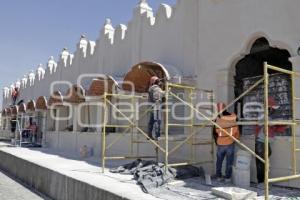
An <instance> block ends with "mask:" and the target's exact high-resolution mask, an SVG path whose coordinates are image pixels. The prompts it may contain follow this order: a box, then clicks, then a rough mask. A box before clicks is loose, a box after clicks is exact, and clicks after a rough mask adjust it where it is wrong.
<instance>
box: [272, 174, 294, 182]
mask: <svg viewBox="0 0 300 200" xmlns="http://www.w3.org/2000/svg"><path fill="white" fill-rule="evenodd" d="M298 178H300V175H297V174H296V175H291V176H284V177H279V178H270V179H269V183H275V182H283V181H289V180H294V179H298Z"/></svg>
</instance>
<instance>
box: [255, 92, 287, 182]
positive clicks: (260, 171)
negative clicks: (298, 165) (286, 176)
mask: <svg viewBox="0 0 300 200" xmlns="http://www.w3.org/2000/svg"><path fill="white" fill-rule="evenodd" d="M268 105H269V116H268V117H269V120H272V119H273V117H272V115H273V114H274V112H275V111H276V110H277V109H278V108H279V106H278V105H277V103H276V101H275V99H274V98H273V97H269V99H268ZM286 128H287V127H286V126H282V125H276V126H269V127H268V129H269V131H268V132H269V144H268V146H269V157H270V156H271V154H272V149H271V146H270V143H272V141H273V138H274V136H275V134H276V133H277V134H282V133H284V132H285V130H286ZM255 132H256V133H255V153H256V154H257V155H258V156H260V157H261V158H263V159H264V158H265V133H264V126H256V130H255ZM256 172H257V182H258V183H262V182H264V179H265V165H264V163H263V162H261V161H260V160H259V159H258V158H256Z"/></svg>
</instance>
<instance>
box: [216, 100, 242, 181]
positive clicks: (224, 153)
mask: <svg viewBox="0 0 300 200" xmlns="http://www.w3.org/2000/svg"><path fill="white" fill-rule="evenodd" d="M225 107H226V105H225V104H224V103H218V104H217V110H218V113H220V112H222V113H220V114H219V115H218V117H217V120H216V123H217V124H218V125H219V126H220V127H222V129H224V130H225V131H226V132H227V133H226V132H225V131H223V130H221V129H220V128H218V127H215V131H214V137H215V140H216V144H217V163H216V178H217V180H218V181H223V180H224V177H223V176H222V164H223V160H224V158H225V157H226V171H225V182H230V181H231V175H232V166H233V161H234V149H235V144H234V140H233V139H232V137H235V138H237V139H239V137H240V131H239V127H238V126H237V124H236V121H237V116H236V114H235V113H229V112H228V111H227V110H224V109H225ZM228 133H229V135H230V136H229V135H228Z"/></svg>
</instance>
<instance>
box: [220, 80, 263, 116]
mask: <svg viewBox="0 0 300 200" xmlns="http://www.w3.org/2000/svg"><path fill="white" fill-rule="evenodd" d="M263 81H264V78H261V79H259V80H258V81H257V82H256V83H255V84H254V85H252V86H251V87H249V88H248V89H247V90H246V91H244V92H243V93H242V94H241V95H240V96H238V97H237V98H236V99H235V100H233V101H232V102H231V103H229V104H228V105H227V106H225V108H224V109H222V110H221V111H220V112H219V113H217V115H216V116H215V117H214V118H216V117H217V116H218V115H220V114H221V113H223V112H224V111H225V110H227V109H228V108H230V107H231V106H232V105H234V104H235V103H236V102H238V101H239V100H240V99H241V98H243V97H244V96H245V95H246V94H248V93H249V92H251V91H252V90H253V89H254V88H256V87H257V86H258V85H259V84H260V83H262V82H263Z"/></svg>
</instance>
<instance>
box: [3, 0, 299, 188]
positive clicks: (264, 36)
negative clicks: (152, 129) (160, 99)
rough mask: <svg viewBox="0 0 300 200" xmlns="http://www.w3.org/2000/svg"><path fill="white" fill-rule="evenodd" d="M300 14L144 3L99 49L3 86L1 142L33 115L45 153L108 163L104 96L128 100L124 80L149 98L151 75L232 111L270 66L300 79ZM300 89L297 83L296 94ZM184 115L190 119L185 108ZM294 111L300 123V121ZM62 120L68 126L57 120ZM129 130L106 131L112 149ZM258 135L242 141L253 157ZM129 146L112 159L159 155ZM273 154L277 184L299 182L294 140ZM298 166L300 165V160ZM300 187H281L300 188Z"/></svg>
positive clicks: (82, 48)
mask: <svg viewBox="0 0 300 200" xmlns="http://www.w3.org/2000/svg"><path fill="white" fill-rule="evenodd" d="M299 8H300V1H298V0H251V1H249V0H226V1H225V0H177V3H176V4H175V5H174V6H169V5H166V4H162V5H161V6H160V7H159V9H158V10H157V11H153V10H152V8H151V7H150V5H148V3H147V2H146V0H141V1H140V2H139V3H138V4H137V6H136V7H135V8H134V10H133V17H132V19H131V21H130V22H128V24H126V25H124V24H119V25H116V26H114V25H113V22H112V21H111V20H110V19H107V20H106V21H105V23H104V25H103V27H102V28H101V31H100V34H99V38H97V39H96V40H95V41H92V40H89V39H88V37H87V36H84V35H82V36H81V37H80V40H79V41H78V44H77V46H76V47H77V48H76V51H75V52H69V51H68V49H67V48H64V49H63V50H62V52H61V53H60V54H59V57H58V58H57V59H55V58H54V57H53V56H51V57H50V58H49V60H48V61H47V62H46V63H45V64H40V65H38V67H37V69H36V71H31V72H30V73H29V74H26V75H24V77H21V78H19V79H17V78H18V77H16V79H17V80H18V81H17V82H15V83H14V84H12V85H11V86H8V87H5V88H3V105H2V106H3V108H2V122H1V124H2V129H1V131H0V132H1V135H2V136H3V137H11V135H12V134H11V122H10V120H11V119H17V120H19V124H20V127H21V128H24V127H25V124H26V120H27V119H28V117H30V116H31V117H33V118H34V119H35V121H36V122H37V123H38V127H39V130H38V131H39V134H40V141H41V143H42V144H43V145H44V146H45V147H47V148H54V149H56V150H58V151H62V152H73V153H74V154H76V155H79V154H80V150H81V149H82V147H83V146H86V147H88V148H91V149H93V152H94V156H95V157H98V158H99V159H100V157H101V156H102V155H101V148H102V142H101V140H102V137H101V133H102V131H103V128H101V126H99V127H95V126H93V125H95V124H100V123H101V122H102V121H103V112H104V111H103V109H102V107H101V106H99V104H98V102H103V99H102V98H96V97H98V96H101V95H103V94H104V93H103V92H119V93H120V92H123V93H126V92H124V91H127V92H128V90H127V89H128V87H126V84H125V82H128V81H131V82H132V83H133V86H134V88H135V89H134V90H135V91H136V92H137V95H141V96H145V95H146V94H147V88H148V83H149V77H151V76H153V75H157V76H158V77H160V78H163V79H166V80H168V81H169V82H171V83H175V84H183V85H190V86H193V87H195V88H198V89H199V90H200V89H201V90H203V91H204V92H203V93H208V92H207V91H212V93H213V97H214V98H212V96H209V95H207V94H205V95H202V97H199V96H201V95H198V98H199V99H200V100H199V101H211V100H213V101H214V102H224V103H226V104H228V103H230V102H232V101H233V100H234V99H236V98H237V97H238V96H239V95H241V94H242V93H243V92H244V91H245V90H246V89H247V87H249V85H247V84H251V83H253V81H255V80H257V78H259V77H261V76H262V75H263V63H264V62H268V63H269V64H271V65H274V66H277V67H280V68H283V69H288V70H294V71H300V25H299V22H298V19H300V12H299ZM274 76H276V74H274ZM278 76H279V77H280V80H279V79H278V80H277V79H276V78H274V84H275V86H274V88H275V89H274V90H273V93H272V91H271V90H270V91H271V95H275V98H276V100H277V101H278V104H279V105H280V108H281V111H282V112H281V113H279V114H281V117H282V118H284V119H286V118H288V117H289V115H291V112H292V111H293V110H292V105H291V103H290V97H291V95H292V94H291V92H290V90H289V88H290V87H291V86H290V85H289V84H288V83H289V82H290V79H289V78H288V77H285V76H282V75H280V74H279V75H278ZM103 79H107V80H108V81H107V83H108V86H109V87H108V89H107V90H106V89H104V88H103V87H104V86H103ZM275 79H276V80H275ZM281 80H283V81H285V83H287V85H285V83H282V84H281V85H279V86H280V87H279V86H278V87H277V86H276V83H277V82H280V81H281ZM124 81H125V82H124ZM276 81H277V82H276ZM299 84H300V82H296V88H297V87H298V86H300V85H299ZM16 87H17V88H19V95H18V97H17V103H18V102H19V104H18V105H14V106H13V105H12V92H13V90H14V89H15V88H16ZM126 88H127V89H126ZM260 91H261V90H260V89H259V88H258V89H257V90H256V92H257V93H259V92H260ZM76 92H77V93H79V94H81V95H78V94H76ZM177 92H180V91H177ZM126 94H127V93H126ZM199 94H200V92H199ZM251 95H252V96H251ZM276 95H277V96H276ZM295 95H297V94H295ZM254 96H255V95H254ZM298 96H299V97H300V89H299V93H298ZM251 98H253V93H252V94H251V93H249V95H247V96H245V98H243V99H241V100H239V101H238V102H237V103H236V104H235V106H232V107H231V108H230V111H235V112H239V111H240V109H241V107H243V104H244V103H247V102H249V101H251ZM257 98H259V97H257ZM20 101H21V102H20ZM112 102H117V100H115V101H114V100H112ZM127 102H129V101H127ZM238 105H240V107H239V106H238ZM299 106H300V104H299ZM110 109H111V108H110ZM178 109H179V111H178V112H179V113H181V114H184V113H185V112H186V108H184V109H182V108H178ZM297 109H298V108H297ZM299 109H300V107H299ZM242 111H243V109H242V110H241V112H242ZM111 112H112V110H109V114H108V116H109V120H110V121H112V122H111V124H118V125H120V126H121V125H124V122H118V120H114V119H113V117H112V114H111ZM175 112H176V111H175ZM294 112H295V113H296V114H297V115H298V116H296V117H299V118H300V115H299V114H300V113H298V112H297V110H294ZM179 115H180V114H179ZM54 116H56V117H60V118H61V119H62V120H54V119H53V117H54ZM241 116H242V117H243V112H242V114H241ZM244 117H245V116H244ZM83 124H84V125H83ZM163 124H164V123H163ZM146 126H147V118H146V119H143V120H141V122H140V127H142V128H145V130H147V129H146ZM163 126H164V125H163ZM122 130H124V128H122V127H121V128H118V127H117V126H116V128H114V127H111V128H110V129H109V130H106V131H108V132H110V133H109V134H108V135H107V140H108V141H110V142H113V141H114V140H115V139H116V138H117V137H118V134H117V133H120V132H122ZM251 130H253V129H252V128H251V127H250V126H248V127H241V133H242V137H241V140H242V141H243V142H244V143H245V144H247V146H249V147H250V148H251V149H254V143H255V133H254V132H251ZM171 132H174V138H175V136H176V137H180V135H181V136H182V138H185V137H184V136H186V135H188V134H189V128H188V127H183V128H181V129H176V130H175V128H173V129H171V130H170V135H171V136H172V133H171ZM162 133H164V129H163V128H162ZM211 133H212V128H211V127H206V128H204V129H203V130H201V131H200V133H199V135H201V134H202V136H203V138H205V139H209V138H211ZM298 135H300V133H299V132H298ZM171 136H170V137H171ZM141 138H142V136H141ZM144 139H145V138H144ZM140 140H141V139H140ZM145 141H146V140H145ZM130 142H132V138H131V134H128V135H126V136H125V137H124V139H122V140H121V141H118V142H117V143H116V144H117V145H115V146H112V147H111V149H110V150H109V154H110V153H111V154H112V155H113V154H114V153H120V152H122V153H125V152H126V153H128V152H130V151H134V152H135V151H139V152H141V153H146V154H147V153H149V152H153V149H154V148H153V144H151V143H139V144H134V145H133V146H132V145H131V144H130ZM298 145H299V146H300V138H298ZM130 146H131V147H130ZM174 146H176V143H174V144H173V143H172V144H170V148H171V147H174ZM211 146H213V144H212V145H206V146H205V145H194V147H193V149H189V148H190V147H189V145H188V144H186V145H185V146H183V147H182V148H180V149H178V153H176V154H172V155H170V162H177V161H178V162H181V161H183V160H184V159H185V158H186V157H187V155H189V154H190V153H191V154H192V157H193V158H195V159H197V160H201V161H205V160H207V159H208V158H209V156H210V155H211V153H212V152H213V151H212V152H211V150H212V149H211ZM132 148H133V149H132ZM137 149H138V150H137ZM272 150H273V153H272V156H271V157H270V159H271V176H274V177H278V176H283V175H290V173H291V166H290V164H289V163H291V159H292V156H291V155H292V154H291V134H290V133H289V132H286V133H285V134H284V135H279V136H275V140H274V143H273V144H272ZM190 151H191V152H190ZM148 155H150V154H148ZM159 157H160V158H161V159H160V160H161V161H164V160H163V158H162V156H159ZM297 158H299V159H298V161H297V162H298V166H300V154H298V155H297ZM287 163H288V164H287ZM204 165H205V168H206V169H207V170H208V169H212V168H214V167H212V166H213V163H208V164H204ZM211 173H214V172H211ZM255 173H256V172H255V159H254V158H253V160H252V164H251V180H252V181H256V178H255V177H256V176H255ZM299 183H300V182H299V181H289V182H285V183H282V184H284V185H286V186H291V187H299V186H300V184H299Z"/></svg>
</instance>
